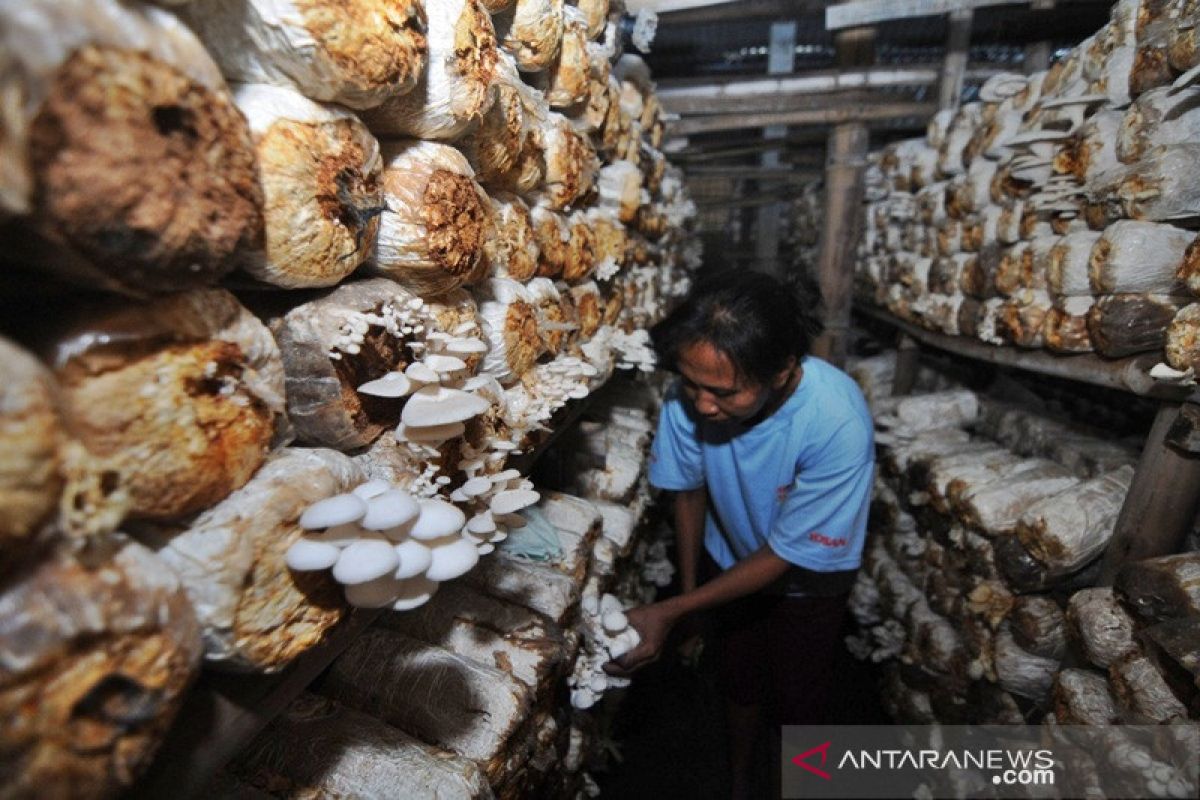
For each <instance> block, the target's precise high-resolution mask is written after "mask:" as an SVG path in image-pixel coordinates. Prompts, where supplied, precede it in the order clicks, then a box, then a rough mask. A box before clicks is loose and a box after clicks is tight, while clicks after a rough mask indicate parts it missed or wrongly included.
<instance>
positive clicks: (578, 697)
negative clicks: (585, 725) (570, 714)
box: [571, 687, 596, 711]
mask: <svg viewBox="0 0 1200 800" xmlns="http://www.w3.org/2000/svg"><path fill="white" fill-rule="evenodd" d="M571 705H572V706H574V707H575V708H578V709H579V710H580V711H586V710H588V709H589V708H591V707H592V706H594V705H596V694H595V692H593V691H592V690H591V688H590V687H589V688H586V689H572V690H571Z"/></svg>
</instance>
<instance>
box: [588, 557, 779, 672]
mask: <svg viewBox="0 0 1200 800" xmlns="http://www.w3.org/2000/svg"><path fill="white" fill-rule="evenodd" d="M791 566H792V565H791V564H790V563H789V562H787V561H785V560H784V559H782V558H780V557H779V556H777V555H775V552H774V551H773V550H771V548H770V547H768V546H767V545H763V546H762V547H761V548H759V549H758V550H757V551H756V552H755V553H754V554H753V555H751V556H750V557H749V558H745V559H742V560H741V561H739V562H738V563H736V564H734V565H733V566H732V567H730V568H729V569H727V570H725V571H724V572H722V573H721V574H720V575H718V576H717V577H715V578H713V579H712V580H711V581H709V582H708V583H705V584H704V585H703V586H700V587H699V588H696V589H693V590H691V591H688V592H684V593H683V594H680V595H678V596H676V597H672V598H671V599H669V600H664V601H662V602H661V603H653V604H651V605H648V606H642V607H640V608H635V609H633V610H632V611H630V612H628V615H627V616H628V617H629V624H631V625H633V627H634V628H635V629H636V630H637V632H638V634H639V635H640V636H641V637H642V642H641V644H639V645H638V646H637V647H635V648H634V649H633V650H630V651H629V652H628V653H626V654H625V655H623V656H622V657H621V658H618V659H616V660H614V661H610V662H609V663H608V664H607V665H605V671H606V672H608V673H609V674H610V675H621V676H624V675H628V674H629V673H630V672H632V671H633V670H635V669H637V668H638V667H640V666H643V665H644V664H648V663H650V662H651V661H654V660H655V659H656V658H658V656H659V653H661V652H662V647H663V644H664V642H666V639H667V635H668V634H669V633H670V632H671V628H672V627H674V625H675V623H676V622H678V621H679V620H680V619H681V618H682V617H684V616H686V615H687V614H691V613H692V612H695V611H702V610H704V609H706V608H713V607H715V606H720V605H724V604H725V603H728V602H730V601H733V600H736V599H738V598H739V597H745V596H746V595H748V594H752V593H754V592H757V591H758V590H759V589H762V588H764V587H766V586H768V585H770V584H771V583H773V582H774V581H776V580H778V579H779V578H780V577H781V576H782V575H783V574H784V573H785V572H787V571H788V569H790V568H791Z"/></svg>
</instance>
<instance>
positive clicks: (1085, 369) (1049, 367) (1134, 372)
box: [854, 303, 1195, 401]
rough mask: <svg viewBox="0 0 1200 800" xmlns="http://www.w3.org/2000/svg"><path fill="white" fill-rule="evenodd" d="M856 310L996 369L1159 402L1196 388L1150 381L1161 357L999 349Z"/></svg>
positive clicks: (868, 308) (1179, 398) (871, 310)
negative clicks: (1036, 375) (1047, 377)
mask: <svg viewBox="0 0 1200 800" xmlns="http://www.w3.org/2000/svg"><path fill="white" fill-rule="evenodd" d="M854 310H855V311H856V312H858V313H860V314H862V315H863V316H866V317H870V318H871V319H875V320H879V321H880V322H884V323H887V324H888V325H891V326H893V327H895V328H897V329H899V330H902V331H904V332H905V333H907V334H908V335H909V336H911V337H912V338H914V339H916V340H917V341H919V342H921V343H922V344H925V345H928V346H930V347H935V348H937V349H939V350H944V351H946V352H949V353H954V354H956V355H960V356H964V357H966V358H971V359H974V360H976V361H986V362H988V363H990V364H996V365H997V366H1003V367H1012V368H1013V369H1019V370H1024V371H1025V372H1034V373H1038V374H1041V375H1052V376H1054V377H1056V378H1066V379H1068V380H1073V381H1078V382H1080V383H1086V384H1091V385H1093V386H1103V387H1105V388H1108V389H1118V390H1120V391H1123V392H1129V393H1130V394H1136V395H1139V396H1142V397H1153V398H1156V399H1160V400H1174V401H1183V400H1185V399H1188V398H1189V397H1190V396H1192V395H1193V393H1194V391H1195V387H1190V386H1175V385H1171V384H1169V383H1164V382H1162V381H1158V380H1155V379H1154V378H1151V377H1150V374H1149V373H1150V368H1151V367H1153V366H1154V365H1155V364H1157V363H1158V362H1159V361H1161V360H1162V357H1161V356H1160V355H1159V354H1156V353H1142V354H1139V355H1136V356H1130V357H1129V358H1120V359H1108V358H1102V357H1100V356H1097V355H1093V354H1090V353H1082V354H1078V355H1060V354H1057V353H1051V352H1049V351H1046V350H1023V349H1020V348H1017V347H1000V346H995V345H990V344H987V343H986V342H982V341H979V340H978V339H972V338H968V337H966V336H948V335H946V334H944V333H939V332H936V331H930V330H927V329H925V328H922V327H921V326H919V325H914V324H913V323H911V322H908V321H906V320H902V319H899V318H897V317H895V316H893V315H892V314H890V313H888V312H887V311H884V310H882V309H879V308H874V307H871V306H866V305H863V304H861V303H860V304H856V305H855V306H854Z"/></svg>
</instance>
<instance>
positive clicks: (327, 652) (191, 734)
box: [128, 372, 617, 800]
mask: <svg viewBox="0 0 1200 800" xmlns="http://www.w3.org/2000/svg"><path fill="white" fill-rule="evenodd" d="M616 374H617V373H615V372H614V375H616ZM607 385H608V384H607V382H606V383H604V384H601V385H600V386H597V387H596V388H595V389H594V390H593V391H592V392H591V393H590V394H589V395H588V396H587V397H585V398H583V399H581V400H572V401H569V402H568V403H567V405H565V406H563V407H562V408H560V409H559V410H558V411H557V412H555V414H554V417H553V427H552V428H551V432H550V433H549V434H547V435H546V436H545V438H543V439H542V441H540V442H539V443H538V444H537V446H536V447H535V448H534V449H532V450H530V451H528V452H525V453H522V454H521V455H519V456H516V457H514V458H512V459H510V460H509V466H511V467H513V468H516V469H520V470H521V472H522V474H529V470H531V469H532V468H533V465H534V464H535V463H536V462H537V460H538V459H539V458H540V457H541V456H542V454H544V453H545V452H546V450H547V449H548V448H549V447H550V446H551V445H552V444H553V443H554V442H555V441H556V440H557V438H558V436H559V435H560V434H561V433H562V432H563V430H564V429H565V428H567V427H569V426H570V425H573V424H574V423H575V422H576V421H577V420H578V419H579V417H580V416H582V415H583V414H584V412H586V411H587V409H588V408H589V407H590V406H591V403H592V399H593V398H594V397H595V395H596V393H597V392H599V391H600V390H602V389H603V388H604V387H605V386H607ZM382 613H383V610H382V609H355V610H354V611H352V612H351V614H350V615H349V617H348V618H347V619H346V620H345V621H344V622H342V623H341V624H340V625H338V626H337V627H336V628H335V629H333V630H332V631H331V632H330V634H329V636H328V638H327V639H326V640H325V641H324V642H322V643H321V644H320V645H318V646H317V647H314V648H313V649H312V650H309V651H308V652H306V653H304V654H303V655H302V656H300V657H299V658H297V659H296V661H294V662H293V663H292V664H290V665H288V666H287V667H286V668H285V669H283V670H281V671H280V672H278V673H274V674H271V675H261V674H256V673H234V672H218V671H215V670H210V669H204V670H203V671H202V672H201V674H200V677H199V678H198V679H197V681H196V685H195V686H193V687H192V688H191V690H190V691H189V692H188V695H187V697H186V698H185V699H184V704H183V708H182V709H180V711H179V715H178V716H177V717H176V718H175V722H174V724H173V725H172V726H171V729H170V730H169V731H168V732H167V735H166V737H164V739H163V742H162V745H161V746H160V747H159V750H158V754H157V755H156V756H155V759H154V763H153V764H151V765H150V768H149V769H148V770H147V771H146V773H145V774H144V775H143V776H142V777H141V779H140V780H139V781H138V782H137V783H136V784H134V786H133V788H132V789H131V791H130V792H129V794H128V796H129V797H131V798H139V799H140V798H144V799H145V800H151V799H152V798H160V797H171V798H174V800H192V798H199V797H203V796H205V788H206V787H207V785H208V783H209V782H210V781H211V780H212V779H213V777H214V776H215V775H216V774H217V772H218V771H219V770H220V769H221V768H222V767H224V766H225V764H226V763H227V762H228V761H229V760H230V759H232V758H233V757H234V756H235V755H237V754H238V753H239V752H240V751H241V750H242V749H243V748H244V747H245V746H246V745H247V744H249V742H250V740H251V739H253V738H254V737H255V736H257V735H258V733H259V732H260V731H262V729H263V728H265V727H266V725H267V723H268V722H270V721H271V720H272V719H273V718H274V717H275V716H277V715H278V714H279V713H280V712H282V711H283V710H284V709H285V708H287V706H288V704H289V703H291V702H292V700H294V699H295V698H296V697H298V696H299V695H300V694H301V693H302V692H303V691H304V690H305V689H306V688H308V686H309V685H310V684H311V683H312V682H313V681H314V680H316V678H317V676H318V675H320V674H321V673H322V672H323V671H324V670H325V668H326V667H328V666H329V665H330V664H331V663H333V660H334V659H335V658H337V657H338V656H339V655H341V653H342V652H344V651H345V650H346V648H348V647H349V646H350V645H351V643H353V642H354V640H355V639H356V638H357V637H358V636H359V635H360V634H361V633H362V632H363V631H365V630H366V629H367V628H369V627H370V626H371V624H372V623H373V622H374V621H375V620H376V619H377V618H378V617H379V616H380V615H381V614H382Z"/></svg>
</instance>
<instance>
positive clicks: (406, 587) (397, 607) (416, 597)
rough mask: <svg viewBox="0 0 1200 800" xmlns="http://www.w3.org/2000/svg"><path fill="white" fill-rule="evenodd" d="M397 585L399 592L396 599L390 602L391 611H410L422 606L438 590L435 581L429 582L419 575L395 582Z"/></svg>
mask: <svg viewBox="0 0 1200 800" xmlns="http://www.w3.org/2000/svg"><path fill="white" fill-rule="evenodd" d="M397 583H398V584H399V590H398V594H397V596H396V599H395V600H394V601H392V610H393V611H410V610H412V609H414V608H417V607H418V606H423V605H425V604H426V603H428V602H429V599H430V598H431V597H433V596H434V595H435V594H437V590H438V584H437V581H431V580H429V579H428V578H426V577H424V576H421V575H417V576H416V577H413V578H408V579H406V580H402V581H397Z"/></svg>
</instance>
